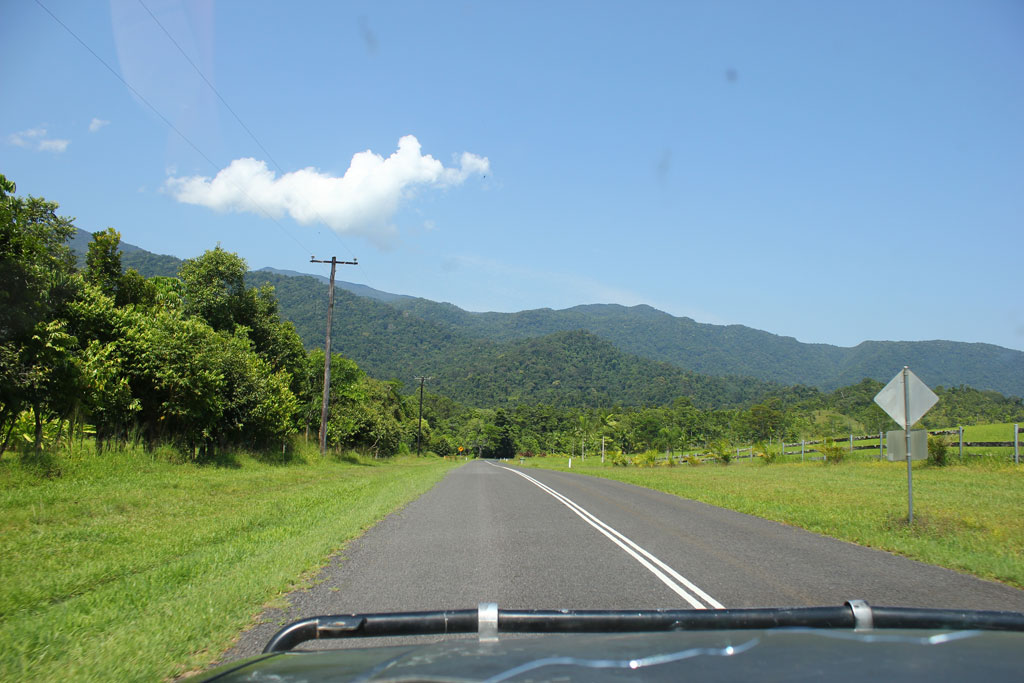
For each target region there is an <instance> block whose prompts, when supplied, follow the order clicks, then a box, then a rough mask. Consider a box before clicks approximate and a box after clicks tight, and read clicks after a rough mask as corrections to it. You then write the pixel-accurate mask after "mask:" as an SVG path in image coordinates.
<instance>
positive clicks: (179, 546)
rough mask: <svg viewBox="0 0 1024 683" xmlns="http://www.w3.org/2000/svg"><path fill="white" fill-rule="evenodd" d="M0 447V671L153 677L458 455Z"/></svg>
mask: <svg viewBox="0 0 1024 683" xmlns="http://www.w3.org/2000/svg"><path fill="white" fill-rule="evenodd" d="M43 460H44V461H43V462H41V463H40V462H31V463H28V464H26V463H24V462H20V461H18V460H15V459H12V458H10V457H7V458H4V459H2V460H0V558H2V561H0V680H19V681H24V680H58V679H67V680H125V681H133V680H147V681H152V680H161V679H167V678H170V677H173V676H176V675H178V674H180V673H182V672H185V671H189V670H195V669H197V668H201V667H203V666H205V665H206V664H207V663H209V662H210V661H211V660H212V659H213V658H215V657H216V656H217V654H218V653H219V652H220V651H222V650H223V649H224V648H225V647H226V646H227V645H228V644H229V643H230V641H231V639H232V638H233V637H234V636H236V635H237V634H238V633H239V632H240V631H241V630H242V629H244V628H245V627H246V626H247V625H249V623H250V621H251V619H252V618H253V616H254V615H255V614H257V613H258V612H259V610H260V608H261V606H262V605H264V604H265V603H266V602H267V601H269V600H271V599H272V598H274V597H276V596H279V595H281V594H282V593H283V592H285V591H287V590H289V589H291V588H294V587H295V585H296V583H295V582H296V581H297V580H298V579H299V577H303V576H310V575H311V572H313V571H314V570H316V569H318V568H319V567H321V566H322V565H323V563H324V562H325V560H326V558H327V557H328V556H329V555H330V554H331V553H332V552H334V551H336V550H338V549H339V548H340V547H341V546H343V545H344V544H345V542H347V541H348V540H350V539H352V538H354V537H356V536H358V535H359V534H360V533H362V532H363V531H364V530H366V529H368V528H369V527H370V526H372V525H373V524H374V523H376V522H377V521H379V520H380V519H381V518H383V517H384V516H385V515H387V514H388V513H389V512H391V511H393V510H395V509H397V508H399V507H401V506H402V505H404V504H406V503H408V502H409V501H411V500H413V499H415V498H416V497H417V496H419V495H420V494H422V493H423V492H425V491H426V490H428V489H429V488H430V487H431V486H432V485H433V484H435V483H436V482H437V481H438V480H440V479H441V478H442V477H443V476H444V474H445V473H446V472H447V471H448V470H450V469H451V468H452V467H455V466H457V464H458V463H454V462H445V461H442V460H440V459H437V458H424V459H416V458H399V459H396V460H392V461H381V460H377V461H375V460H364V459H360V458H358V457H354V456H349V457H348V458H346V459H344V460H338V459H324V460H321V459H320V458H319V457H318V454H313V455H310V456H307V458H298V459H294V460H291V461H289V462H286V463H276V464H275V463H267V462H260V461H259V460H257V459H255V458H253V457H251V456H245V455H240V456H235V457H232V458H229V459H227V460H224V461H222V462H221V463H220V465H216V466H211V465H207V466H197V465H189V464H171V463H168V462H161V461H160V460H159V459H155V458H154V457H153V456H152V455H147V454H145V453H141V452H134V453H120V454H119V453H111V454H104V455H103V456H101V457H97V456H95V455H93V454H91V452H85V451H83V452H82V453H79V454H74V455H70V456H69V455H60V456H47V457H45V458H44V459H43Z"/></svg>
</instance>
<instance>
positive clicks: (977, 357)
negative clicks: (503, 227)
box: [391, 298, 1024, 396]
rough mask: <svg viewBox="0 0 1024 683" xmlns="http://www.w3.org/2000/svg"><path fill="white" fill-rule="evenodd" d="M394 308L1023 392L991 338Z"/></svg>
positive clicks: (819, 373)
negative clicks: (787, 331)
mask: <svg viewBox="0 0 1024 683" xmlns="http://www.w3.org/2000/svg"><path fill="white" fill-rule="evenodd" d="M391 305H392V306H394V307H396V308H399V309H401V310H404V311H408V312H410V313H413V314H414V315H416V316H418V317H421V318H423V319H424V320H429V321H436V322H444V323H447V324H450V325H452V326H454V327H456V328H457V329H459V330H461V331H464V332H466V333H468V334H472V335H474V336H478V337H481V338H485V339H493V340H496V341H508V340H515V339H527V338H530V337H535V336H541V335H546V334H551V333H553V332H562V331H568V330H578V329H584V330H588V331H590V332H593V333H594V334H596V335H597V336H599V337H601V338H602V339H607V340H608V341H610V342H611V343H613V344H614V345H615V346H617V347H618V348H619V349H622V350H623V351H625V352H627V353H631V354H634V355H637V356H640V357H642V358H650V359H652V360H660V361H665V362H667V363H671V364H673V365H676V366H678V367H681V368H685V369H687V370H691V371H693V372H699V373H704V374H709V375H744V376H749V377H756V378H759V379H762V380H767V381H772V382H778V383H780V384H807V385H811V386H817V387H819V388H822V389H834V388H836V387H839V386H843V385H845V384H850V383H852V382H857V381H860V380H861V379H863V378H864V377H871V378H874V379H879V380H883V379H884V380H886V381H887V380H888V379H889V378H890V377H891V376H892V375H893V374H894V373H895V371H896V370H898V369H899V368H901V367H903V366H904V365H909V366H911V367H912V368H914V372H915V373H917V374H918V375H919V376H920V377H921V378H922V379H923V380H924V381H925V382H927V383H929V384H932V385H935V384H942V385H945V386H951V385H959V384H968V385H970V386H974V387H978V388H982V389H990V390H995V391H999V392H1001V393H1004V394H1012V395H1017V396H1022V395H1024V352H1021V351H1015V350H1012V349H1007V348H1003V347H1000V346H994V345H992V344H968V343H963V342H951V341H921V342H890V341H865V342H862V343H861V344H859V345H857V346H855V347H852V348H846V347H840V346H832V345H829V344H805V343H802V342H799V341H797V340H796V339H794V338H793V337H782V336H779V335H775V334H771V333H769V332H763V331H761V330H755V329H753V328H750V327H745V326H743V325H710V324H706V323H698V322H695V321H694V320H691V319H690V318H677V317H675V316H672V315H669V314H668V313H664V312H662V311H659V310H657V309H654V308H651V307H650V306H644V305H641V306H632V307H626V306H619V305H616V304H592V305H585V306H575V307H573V308H568V309H565V310H560V311H555V310H551V309H548V308H542V309H537V310H530V311H520V312H518V313H471V312H468V311H464V310H462V309H460V308H458V307H456V306H453V305H451V304H447V303H437V302H433V301H428V300H426V299H408V298H406V299H397V300H395V301H393V302H391Z"/></svg>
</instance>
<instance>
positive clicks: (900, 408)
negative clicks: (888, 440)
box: [875, 365, 939, 523]
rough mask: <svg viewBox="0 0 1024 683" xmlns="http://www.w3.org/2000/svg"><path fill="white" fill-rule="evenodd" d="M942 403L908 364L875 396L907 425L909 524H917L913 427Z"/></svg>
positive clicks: (895, 416) (888, 410)
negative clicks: (911, 441)
mask: <svg viewBox="0 0 1024 683" xmlns="http://www.w3.org/2000/svg"><path fill="white" fill-rule="evenodd" d="M938 400H939V397H938V396H936V395H935V392H933V391H932V390H931V389H929V388H928V385H926V384H925V383H924V382H922V381H921V380H920V379H918V377H917V375H915V374H914V373H912V372H911V371H910V368H908V367H907V366H906V365H904V366H903V370H902V371H901V372H899V373H898V374H897V375H896V376H895V377H893V378H892V380H890V381H889V383H888V384H886V385H885V387H884V388H883V389H882V390H881V391H879V392H878V394H877V395H876V396H875V403H877V404H878V406H879V407H880V408H881V409H882V410H884V411H885V412H886V414H887V415H889V417H891V418H892V419H893V420H895V421H896V422H897V423H898V424H902V425H903V430H904V434H905V436H906V439H907V522H908V523H912V522H913V521H914V479H913V474H912V471H911V468H910V462H911V454H912V452H913V451H912V449H911V446H910V426H911V425H912V424H914V423H915V422H917V421H918V420H920V419H921V418H922V417H924V414H925V413H927V412H928V411H929V410H931V408H932V406H934V405H935V403H936V402H937V401H938Z"/></svg>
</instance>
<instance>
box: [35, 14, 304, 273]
mask: <svg viewBox="0 0 1024 683" xmlns="http://www.w3.org/2000/svg"><path fill="white" fill-rule="evenodd" d="M35 2H36V4H37V5H39V6H40V7H42V8H43V10H44V11H45V12H46V13H47V14H49V15H50V17H51V18H52V19H53V20H54V21H56V22H57V23H58V24H60V25H61V27H63V29H64V30H65V31H67V32H68V33H69V34H71V37H72V38H74V39H75V40H77V41H78V42H79V44H81V46H82V47H84V48H85V49H86V50H88V52H89V54H91V55H92V56H93V57H95V58H96V61H98V62H99V63H100V64H102V65H103V66H105V67H106V68H107V71H109V72H110V73H112V74H113V75H114V78H116V79H117V80H119V81H121V83H122V84H123V85H124V87H126V88H128V90H130V91H131V93H132V94H133V95H135V96H136V97H137V98H139V100H140V101H141V102H142V103H143V104H145V105H146V106H147V107H149V109H150V110H151V111H152V112H153V113H154V114H156V115H157V116H158V117H159V118H160V120H161V121H163V122H164V123H165V124H166V125H167V127H168V128H170V129H171V130H173V131H174V132H175V133H177V134H178V137H180V138H181V139H182V140H184V141H185V142H186V143H187V144H188V145H189V147H191V148H192V149H193V150H195V152H196V154H198V155H199V156H201V157H202V158H203V159H205V160H206V162H207V163H208V164H210V166H212V167H213V168H214V169H215V170H220V166H218V165H217V164H216V163H214V161H213V160H212V159H211V158H210V157H209V156H207V155H206V153H205V152H203V150H201V149H199V146H198V145H196V144H195V143H194V142H192V140H190V139H189V137H188V136H187V135H185V134H184V133H183V132H181V130H179V129H178V127H177V126H175V125H174V124H173V123H171V121H170V120H169V119H168V118H167V117H166V116H164V115H163V114H162V113H161V112H160V110H159V109H157V108H156V107H155V106H154V105H153V104H152V103H151V102H150V101H149V100H147V99H146V98H145V97H143V95H142V93H140V92H139V91H138V90H136V89H135V88H134V87H133V86H132V84H131V83H129V82H128V81H126V80H125V79H124V78H123V77H122V76H121V74H119V73H117V71H116V70H115V69H114V68H113V67H112V66H110V64H108V63H107V62H106V60H104V59H103V58H102V57H100V56H99V55H98V54H96V51H95V50H93V49H92V48H91V47H89V45H88V43H86V42H85V41H84V40H82V39H81V38H79V37H78V34H76V33H75V32H74V31H72V30H71V29H70V28H69V27H68V25H67V24H65V23H64V22H63V21H61V20H60V19H59V18H58V17H57V15H56V14H54V13H53V12H51V11H50V9H49V8H48V7H47V6H46V5H44V4H43V3H42V2H41V1H40V0H35ZM232 185H234V187H235V189H236V190H238V191H239V192H241V193H242V194H243V195H245V198H246V199H248V200H249V201H250V202H251V203H252V205H253V206H255V207H256V208H257V209H259V211H260V213H262V214H263V215H264V216H266V217H267V218H269V219H270V220H271V221H273V222H274V224H275V225H276V226H277V227H278V228H280V230H281V232H283V233H284V234H286V235H287V236H288V237H289V238H291V239H292V241H294V242H295V243H296V244H298V245H299V246H300V247H302V250H303V251H304V252H306V253H307V254H309V253H312V251H311V250H310V249H309V247H307V246H306V245H305V244H303V243H302V242H301V241H299V238H297V237H296V236H295V235H293V234H292V233H290V232H289V231H288V230H287V229H286V228H285V227H284V226H283V225H281V223H280V222H279V221H278V220H277V219H276V218H274V216H272V215H271V214H270V213H269V212H268V211H267V210H266V209H264V208H263V207H262V206H261V205H260V204H259V202H257V201H256V200H255V199H253V198H252V196H250V195H249V193H248V192H246V191H245V188H243V187H240V186H239V185H237V184H235V183H232Z"/></svg>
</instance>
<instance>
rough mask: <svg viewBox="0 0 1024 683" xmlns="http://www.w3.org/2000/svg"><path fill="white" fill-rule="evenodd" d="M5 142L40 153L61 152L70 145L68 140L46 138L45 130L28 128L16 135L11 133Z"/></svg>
mask: <svg viewBox="0 0 1024 683" xmlns="http://www.w3.org/2000/svg"><path fill="white" fill-rule="evenodd" d="M7 141H8V142H9V143H11V144H12V145H16V146H18V147H25V148H26V149H36V150H39V151H41V152H57V153H60V152H63V151H64V150H66V149H67V148H68V145H70V144H71V141H70V140H61V139H57V138H48V137H46V129H45V128H29V129H28V130H23V131H20V132H18V133H12V134H11V135H10V136H8V138H7Z"/></svg>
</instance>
